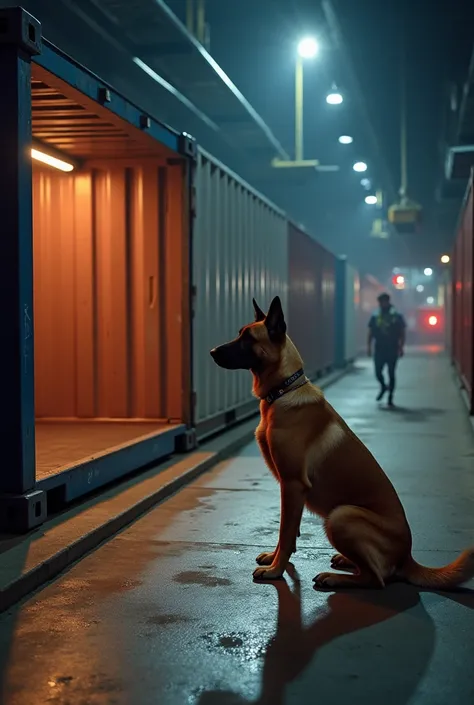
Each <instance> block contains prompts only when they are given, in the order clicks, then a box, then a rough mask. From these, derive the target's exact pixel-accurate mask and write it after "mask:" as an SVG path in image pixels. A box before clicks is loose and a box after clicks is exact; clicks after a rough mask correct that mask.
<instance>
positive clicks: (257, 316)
mask: <svg viewBox="0 0 474 705" xmlns="http://www.w3.org/2000/svg"><path fill="white" fill-rule="evenodd" d="M252 303H253V308H254V311H255V322H256V323H260V321H264V320H265V314H264V313H263V311H262V309H261V308H260V306H259V305H258V303H257V302H256V301H255V299H252Z"/></svg>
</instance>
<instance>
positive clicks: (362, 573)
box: [211, 297, 474, 590]
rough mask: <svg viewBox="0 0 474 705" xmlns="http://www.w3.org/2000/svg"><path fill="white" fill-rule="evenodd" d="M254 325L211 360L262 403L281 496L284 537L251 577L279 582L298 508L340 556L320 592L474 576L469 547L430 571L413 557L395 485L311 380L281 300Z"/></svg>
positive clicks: (429, 584)
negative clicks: (237, 376) (238, 377)
mask: <svg viewBox="0 0 474 705" xmlns="http://www.w3.org/2000/svg"><path fill="white" fill-rule="evenodd" d="M253 305H254V309H255V322H254V323H250V324H248V325H246V326H244V327H243V328H242V329H241V330H240V332H239V335H238V337H237V338H236V339H235V340H232V341H231V342H229V343H225V344H224V345H221V346H219V347H217V348H214V350H211V355H212V357H213V359H214V361H215V362H216V363H217V364H218V365H219V366H220V367H223V368H225V369H228V370H237V369H246V370H250V371H251V373H252V375H253V393H254V395H255V396H256V397H258V398H259V399H260V423H259V425H258V428H257V430H256V434H255V435H256V439H257V442H258V445H259V447H260V450H261V452H262V455H263V457H264V459H265V462H266V464H267V465H268V467H269V469H270V470H271V472H272V473H273V475H274V476H275V478H276V479H277V480H278V482H279V484H280V492H281V517H280V535H279V540H278V545H277V547H276V549H275V550H274V551H271V552H270V553H261V554H260V555H259V556H258V557H257V563H258V564H259V565H260V567H259V568H256V570H255V571H254V578H255V579H257V580H274V579H276V578H280V577H281V576H282V575H283V573H284V571H285V569H286V568H287V566H288V562H289V560H290V557H291V555H292V553H294V552H295V551H296V539H297V536H299V527H300V522H301V517H302V513H303V508H304V507H305V506H306V507H307V508H308V509H309V510H310V511H312V512H314V513H316V514H318V515H319V516H320V517H322V518H323V520H324V528H325V531H326V535H327V537H328V539H329V541H330V543H331V544H332V546H334V548H335V549H336V551H338V553H337V554H336V555H335V556H334V557H333V559H332V567H333V568H334V569H336V570H343V571H348V572H350V574H347V573H346V574H344V573H321V574H319V575H317V576H316V577H315V578H314V582H315V586H316V587H318V588H339V587H341V588H347V587H360V588H371V587H384V586H385V584H386V583H387V582H388V581H391V580H397V579H398V580H405V581H408V582H410V583H412V584H413V585H417V586H419V587H424V588H432V589H441V590H443V589H449V588H454V587H456V586H458V585H460V584H461V583H464V582H467V581H468V580H470V579H471V578H472V577H474V549H470V550H467V551H464V553H462V554H461V555H460V556H459V557H458V558H457V559H456V560H455V561H453V562H452V563H450V564H449V565H447V566H445V567H444V568H427V567H425V566H422V565H420V564H419V563H417V562H416V561H415V560H414V559H413V557H412V555H411V548H412V537H411V531H410V527H409V526H408V522H407V518H406V515H405V511H404V509H403V507H402V504H401V502H400V499H399V497H398V495H397V493H396V491H395V488H394V487H393V485H392V483H391V482H390V480H389V479H388V477H387V476H386V475H385V473H384V471H383V470H382V468H381V467H380V465H379V464H378V463H377V461H376V460H375V458H374V457H373V455H372V454H371V453H370V452H369V450H368V449H367V448H366V447H365V446H364V444H363V443H362V441H360V440H359V438H358V437H357V436H356V435H355V434H354V433H353V432H352V431H351V429H350V428H349V427H348V426H347V424H346V423H345V422H344V421H343V419H342V418H341V417H340V416H339V415H338V414H337V413H336V411H335V410H334V409H333V408H332V406H331V405H330V404H329V403H328V402H327V401H326V399H325V398H324V394H323V392H322V391H321V390H320V389H319V388H318V387H316V386H314V385H313V384H311V383H310V381H309V380H308V379H307V378H306V377H305V375H304V371H303V362H302V360H301V357H300V355H299V353H298V350H297V349H296V347H295V345H294V344H293V343H292V341H291V340H290V338H289V337H288V336H287V334H286V323H285V318H284V315H283V310H282V306H281V301H280V299H279V297H276V298H274V299H273V301H272V303H271V305H270V308H269V310H268V313H267V315H265V314H264V313H263V311H262V310H261V309H260V308H259V306H258V305H257V303H256V302H255V299H254V300H253Z"/></svg>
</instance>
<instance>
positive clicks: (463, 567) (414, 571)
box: [400, 548, 474, 590]
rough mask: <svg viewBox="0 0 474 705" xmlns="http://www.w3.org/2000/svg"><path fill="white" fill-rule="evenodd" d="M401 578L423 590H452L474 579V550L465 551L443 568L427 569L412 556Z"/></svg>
mask: <svg viewBox="0 0 474 705" xmlns="http://www.w3.org/2000/svg"><path fill="white" fill-rule="evenodd" d="M400 577H402V578H405V579H406V580H408V582H409V583H411V584H412V585H416V586H418V587H421V588H431V589H434V590H451V589H452V588H456V587H458V585H462V583H467V581H468V580H471V578H474V548H469V549H468V550H467V551H464V552H463V553H461V555H460V556H458V558H456V560H454V561H453V562H452V563H449V564H448V565H445V566H444V567H443V568H427V567H426V566H424V565H420V564H419V563H417V562H416V561H415V560H414V559H413V557H412V556H410V557H409V558H408V559H407V561H406V562H405V564H404V565H403V568H402V569H401V571H400Z"/></svg>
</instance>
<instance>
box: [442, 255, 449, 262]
mask: <svg viewBox="0 0 474 705" xmlns="http://www.w3.org/2000/svg"><path fill="white" fill-rule="evenodd" d="M450 259H451V258H450V256H449V255H442V257H441V262H442V263H443V264H448V262H449V260H450Z"/></svg>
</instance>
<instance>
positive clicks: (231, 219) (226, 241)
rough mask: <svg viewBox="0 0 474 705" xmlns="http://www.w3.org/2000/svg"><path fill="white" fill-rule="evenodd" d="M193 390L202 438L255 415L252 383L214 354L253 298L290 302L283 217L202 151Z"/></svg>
mask: <svg viewBox="0 0 474 705" xmlns="http://www.w3.org/2000/svg"><path fill="white" fill-rule="evenodd" d="M192 251H193V284H194V295H195V302H194V312H195V313H194V323H193V386H194V391H195V405H194V422H195V425H196V427H197V433H198V436H200V437H203V436H205V435H208V434H209V433H212V432H214V431H217V430H219V429H220V428H223V427H224V426H226V425H227V424H228V423H230V422H232V421H233V420H235V419H236V418H242V417H243V416H245V415H246V414H247V413H249V412H251V411H255V408H256V401H255V400H254V398H253V396H252V394H251V386H252V382H251V377H250V374H249V373H248V372H246V371H231V372H229V371H226V370H222V369H220V368H219V367H217V365H216V364H215V363H214V362H213V360H212V358H211V356H210V355H209V351H210V350H211V349H212V348H213V347H215V346H216V345H219V344H221V343H223V342H225V341H228V340H231V339H233V338H235V337H236V335H237V334H238V331H239V329H240V328H241V327H242V326H243V325H244V324H245V323H248V322H250V321H252V320H253V316H254V312H253V307H252V297H255V299H256V300H257V302H258V303H259V305H260V306H261V307H262V309H264V310H266V309H267V308H268V306H269V304H270V301H271V299H272V298H273V297H274V296H276V295H278V296H280V298H281V300H282V303H283V306H284V309H285V310H286V303H287V288H288V262H287V251H288V247H287V224H286V219H285V216H284V214H283V213H282V212H281V211H280V210H279V209H278V208H277V207H276V206H274V205H273V204H272V203H270V202H269V201H267V200H266V199H265V198H264V197H263V196H261V195H260V194H258V193H257V192H256V191H254V190H253V189H252V188H251V187H250V186H249V185H248V184H246V183H245V182H244V181H242V180H240V179H239V178H238V177H237V176H236V175H235V174H233V173H232V172H231V171H229V170H228V169H226V168H225V167H224V166H222V165H221V164H220V163H219V162H217V161H216V160H214V159H213V158H212V157H211V156H210V155H208V154H207V153H205V152H203V151H199V155H198V163H197V166H196V218H195V222H194V233H193V243H192Z"/></svg>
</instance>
